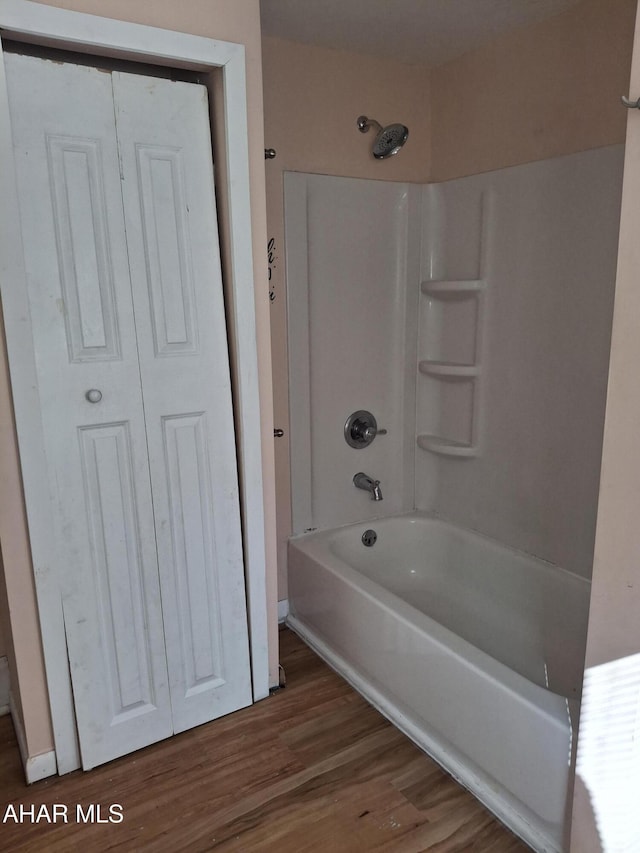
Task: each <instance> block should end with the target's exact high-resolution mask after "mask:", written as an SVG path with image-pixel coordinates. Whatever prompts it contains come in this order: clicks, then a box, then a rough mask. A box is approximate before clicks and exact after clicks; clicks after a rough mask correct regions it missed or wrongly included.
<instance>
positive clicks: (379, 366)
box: [285, 172, 420, 534]
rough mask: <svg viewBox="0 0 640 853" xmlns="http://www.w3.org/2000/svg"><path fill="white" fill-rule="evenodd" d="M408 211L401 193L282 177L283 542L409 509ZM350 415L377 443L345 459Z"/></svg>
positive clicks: (412, 237) (411, 292)
mask: <svg viewBox="0 0 640 853" xmlns="http://www.w3.org/2000/svg"><path fill="white" fill-rule="evenodd" d="M419 204H420V196H419V190H418V188H416V187H410V186H409V185H408V184H398V183H390V182H385V181H369V180H357V179H349V178H336V177H326V176H323V175H307V174H302V173H292V172H290V173H286V174H285V228H286V246H287V291H288V326H289V382H290V400H291V403H290V415H291V417H290V445H291V469H292V516H293V532H294V534H296V533H302V532H304V531H305V530H307V529H310V528H326V527H336V526H338V525H341V524H347V523H350V522H354V521H359V520H363V519H368V518H374V517H378V516H380V515H395V514H397V513H398V512H403V511H406V510H410V509H412V508H413V504H414V493H413V468H414V442H413V429H414V428H413V411H414V408H415V377H414V372H413V364H414V363H415V345H416V335H415V331H414V333H413V335H410V336H408V335H407V334H406V329H407V328H408V327H409V326H411V325H412V324H413V327H414V328H415V312H416V308H417V291H416V290H415V288H413V289H412V288H407V286H406V283H407V281H408V280H411V281H415V280H416V278H417V276H418V257H417V255H416V254H415V251H414V252H413V253H412V252H411V251H410V247H411V246H415V245H416V244H417V241H419V219H420V216H419ZM358 409H366V410H368V411H370V412H372V413H373V415H374V416H375V418H376V420H377V422H378V427H379V428H381V429H386V430H387V434H386V435H381V436H378V437H376V438H375V440H374V441H373V443H372V444H371V445H370V446H369V447H366V448H363V449H359V450H356V449H354V448H352V447H349V445H348V444H347V443H346V441H345V439H344V435H343V428H344V423H345V421H346V419H347V418H348V416H349V415H350V414H351V413H352V412H354V411H356V410H358ZM359 471H364V472H365V473H366V474H368V475H370V476H371V477H375V478H376V479H378V480H380V482H381V488H382V494H383V498H384V499H383V501H382V502H374V501H372V500H371V496H370V495H369V494H368V493H367V492H364V491H362V490H359V489H356V488H355V486H354V485H353V482H352V480H353V475H354V474H356V473H358V472H359Z"/></svg>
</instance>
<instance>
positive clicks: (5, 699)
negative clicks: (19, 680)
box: [0, 657, 10, 717]
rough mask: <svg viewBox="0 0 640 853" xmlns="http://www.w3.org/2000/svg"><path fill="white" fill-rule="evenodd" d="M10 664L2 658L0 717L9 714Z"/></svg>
mask: <svg viewBox="0 0 640 853" xmlns="http://www.w3.org/2000/svg"><path fill="white" fill-rule="evenodd" d="M9 688H10V681H9V663H8V661H7V659H6V658H5V657H1V658H0V717H4V715H5V714H8V713H9V710H10V709H9Z"/></svg>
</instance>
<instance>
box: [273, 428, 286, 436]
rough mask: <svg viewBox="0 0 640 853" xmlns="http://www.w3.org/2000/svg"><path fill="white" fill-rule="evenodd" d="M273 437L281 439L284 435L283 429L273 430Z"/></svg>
mask: <svg viewBox="0 0 640 853" xmlns="http://www.w3.org/2000/svg"><path fill="white" fill-rule="evenodd" d="M273 435H274V438H282V436H283V435H284V430H283V429H274V431H273Z"/></svg>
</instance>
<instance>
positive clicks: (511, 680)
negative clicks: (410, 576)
mask: <svg viewBox="0 0 640 853" xmlns="http://www.w3.org/2000/svg"><path fill="white" fill-rule="evenodd" d="M408 517H415V518H418V519H427V520H433V521H436V522H442V523H443V524H445V525H447V526H449V527H454V528H455V529H456V530H460V531H463V532H464V533H468V534H469V535H471V536H476V535H477V536H480V537H481V538H483V539H485V540H487V541H488V542H490V543H492V544H493V545H494V546H495V547H499V548H502V547H503V546H502V544H501V543H499V542H497V541H496V540H494V539H490V538H489V537H487V536H483V534H476V532H475V531H472V530H468V529H467V528H464V527H460V526H458V525H455V524H453V523H452V522H448V521H445V520H443V519H441V518H439V517H437V516H433V515H431V514H429V513H425V512H421V511H420V510H417V511H416V510H412V511H411V512H408V513H401V514H398V515H393V516H387V517H381V518H380V519H375V520H368V521H362V522H352V523H350V524H345V525H342V526H341V527H339V528H335V527H331V528H327V529H325V530H317V531H312V532H307V533H305V534H302V535H299V536H295V537H294V536H292V537H290V538H289V541H288V548H292V547H293V548H297V549H298V550H299V551H301V552H302V553H303V554H306V555H307V556H308V557H310V558H311V559H312V560H315V561H316V562H318V563H319V564H320V565H321V566H322V568H323V569H326V570H327V571H329V572H330V573H331V574H332V575H334V576H335V577H339V578H340V579H341V580H343V581H344V582H345V583H347V584H348V585H349V586H350V587H351V588H353V589H357V590H359V591H360V592H362V593H363V594H364V595H365V596H366V597H367V598H368V599H370V600H373V601H375V602H377V603H378V604H381V605H382V606H383V607H384V608H385V609H387V610H389V611H392V612H395V613H398V614H399V615H400V616H401V617H402V619H404V620H406V621H407V622H408V623H409V624H410V625H411V626H412V627H413V628H416V629H418V630H424V623H425V622H426V623H428V624H429V630H430V633H431V636H432V638H433V640H434V642H436V643H437V644H438V645H440V646H443V647H445V648H447V649H448V650H450V651H452V652H453V653H454V654H455V655H456V656H457V657H460V658H462V659H464V660H466V661H469V662H470V663H472V664H475V665H479V666H480V667H481V668H483V669H485V670H486V671H487V675H488V677H490V678H491V679H493V680H495V681H497V682H499V683H500V684H502V685H503V686H505V687H507V688H508V689H509V691H510V692H512V693H515V694H517V695H518V696H521V697H523V698H525V699H526V700H527V701H528V702H531V703H532V704H535V705H537V706H538V707H540V705H541V704H542V705H543V706H545V711H546V713H547V714H549V715H550V716H552V717H554V718H555V717H556V716H557V715H556V713H555V709H554V708H553V705H555V704H556V700H557V699H562V700H563V701H565V702H566V703H567V715H568V717H569V720H570V725H571V728H572V731H573V732H575V731H576V729H577V722H578V714H579V707H580V699H581V693H580V694H579V695H578V696H565V695H564V694H563V693H557V692H555V691H553V690H551V689H549V688H548V687H544V686H542V685H541V684H537V683H536V682H534V681H531V680H530V679H529V678H527V677H526V676H525V675H522V674H521V673H519V672H517V671H516V670H514V669H512V668H511V667H509V666H507V664H504V663H502V661H499V660H498V659H497V658H495V657H493V656H492V655H490V654H489V653H488V652H485V651H483V650H482V649H480V648H478V647H477V646H474V645H473V643H471V642H469V641H468V640H465V639H464V638H463V637H461V636H459V635H458V634H456V633H455V631H452V630H451V629H450V628H447V627H446V626H445V625H442V624H441V623H440V622H438V621H437V620H435V619H434V618H433V617H431V616H429V615H428V614H427V613H424V612H423V611H421V610H419V609H418V608H417V607H414V606H413V605H412V604H410V603H409V602H408V601H405V600H404V599H403V598H401V597H400V596H399V595H396V593H394V592H391V590H388V589H386V588H385V587H384V586H382V584H380V583H378V582H377V581H375V580H372V579H371V578H370V577H368V576H367V575H366V574H364V573H363V572H361V571H359V570H358V569H356V568H354V567H353V566H351V565H350V564H349V563H347V562H345V561H344V560H342V559H341V558H340V557H338V556H337V554H335V553H334V552H333V551H332V550H331V549H330V547H329V544H328V535H329V534H330V533H331V532H332V531H334V530H345V529H347V528H355V527H360V526H368V525H370V524H372V523H374V522H375V521H383V520H387V519H389V520H392V519H397V518H408ZM504 547H505V548H508V550H509V551H512V552H515V553H516V554H519V555H520V556H524V557H526V558H530V559H533V560H536V561H540V562H541V563H543V564H544V565H545V566H549V567H554V568H558V569H559V571H561V572H566V573H567V574H568V575H570V576H571V577H573V578H577V579H578V580H580V581H583V582H584V583H587V584H588V583H589V581H587V580H585V579H584V578H581V577H580V575H575V574H574V573H573V572H569V571H567V570H566V569H562V568H560V567H555V566H554V564H553V563H547V562H545V561H544V560H539V558H538V557H533V556H532V555H529V554H526V553H525V552H522V551H516V549H514V548H509V546H504ZM288 562H289V565H291V560H288ZM290 615H291V614H290ZM421 623H422V624H421ZM581 686H582V685H580V687H581ZM541 696H544V697H545V698H544V699H543V701H542V702H540V701H538V698H539V697H541ZM546 697H549V698H548V699H547V698H546Z"/></svg>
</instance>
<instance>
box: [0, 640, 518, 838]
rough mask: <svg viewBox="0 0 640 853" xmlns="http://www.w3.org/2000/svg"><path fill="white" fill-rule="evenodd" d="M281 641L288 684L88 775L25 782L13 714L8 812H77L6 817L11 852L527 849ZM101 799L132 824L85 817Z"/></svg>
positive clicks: (309, 656) (305, 652)
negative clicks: (50, 819)
mask: <svg viewBox="0 0 640 853" xmlns="http://www.w3.org/2000/svg"><path fill="white" fill-rule="evenodd" d="M280 638H281V661H282V664H283V666H284V667H285V670H286V673H287V687H286V689H284V690H281V691H279V692H277V693H276V694H274V695H273V696H271V697H270V698H269V699H266V700H264V701H263V702H260V703H258V704H257V705H255V706H253V707H252V708H247V709H245V710H243V711H239V712H237V713H235V714H231V715H229V716H228V717H225V718H223V719H221V720H217V721H216V722H214V723H209V724H208V725H205V726H200V727H199V728H197V729H193V730H191V731H189V732H185V733H184V734H181V735H178V736H176V737H173V738H170V739H169V740H166V741H164V742H162V743H160V744H156V745H155V746H151V747H148V748H147V749H144V750H141V751H139V752H137V753H135V754H133V755H130V756H127V757H126V758H121V759H118V760H117V761H113V762H111V763H110V764H107V765H105V766H103V767H99V768H97V769H95V770H92V771H90V772H89V773H83V772H82V771H78V772H76V773H72V774H69V775H67V776H64V777H61V778H54V779H48V780H45V781H43V782H39V783H37V784H35V785H32V786H30V787H27V786H26V785H25V784H24V781H23V776H22V768H21V765H20V758H19V754H18V749H17V746H16V742H15V736H14V734H13V728H12V725H11V720H10V718H9V717H3V718H1V719H0V813H1V815H2V816H4V815H5V813H6V812H5V810H6V807H7V805H9V804H11V805H13V806H14V808H15V810H16V814H19V810H20V807H21V806H22V807H23V809H24V808H28V807H29V806H31V805H35V806H36V814H37V810H38V808H39V807H40V806H41V805H47V806H48V807H49V813H50V814H51V812H52V808H51V807H52V806H53V804H65V805H66V806H67V807H68V823H61V822H57V823H55V824H48V823H46V822H45V821H44V820H41V821H40V822H39V823H37V824H32V823H30V822H27V823H23V824H20V825H17V824H15V823H14V822H13V821H8V822H5V823H0V850H2V851H12V853H13V851H16V853H17V851H47V853H57V851H82V853H102V851H109V850H118V851H152V853H175V851H189V853H198V851H209V850H215V851H218V853H227V851H238V853H240V852H241V853H264V851H279V853H304V851H322V853H371V851H386V853H419V851H433V853H462V851H468V853H518V851H521V853H523V852H524V851H527V850H528V847H526V845H524V844H523V843H522V842H521V841H519V840H518V839H517V838H516V837H515V836H513V835H512V834H511V833H510V832H509V831H508V830H507V829H505V828H504V827H503V826H501V824H499V823H498V822H497V821H496V820H495V819H494V818H493V817H492V816H491V815H490V814H489V813H488V812H487V811H486V810H485V809H484V808H483V807H482V806H481V805H480V804H479V803H478V802H477V801H476V800H475V799H474V798H473V797H472V796H471V794H469V793H467V792H466V791H465V790H463V789H462V788H461V787H460V786H459V785H457V784H456V783H455V782H454V781H453V780H452V779H451V778H450V777H449V776H447V775H446V774H445V773H443V772H442V770H440V768H439V767H438V766H437V765H436V764H434V763H433V762H432V761H431V760H430V759H429V758H427V756H425V755H424V754H423V753H421V752H420V751H419V750H418V749H417V748H416V747H415V746H414V745H413V744H412V743H411V742H410V741H409V740H407V738H405V737H404V736H403V735H402V734H400V732H398V731H397V730H396V729H395V728H393V726H391V725H390V724H389V723H388V722H387V721H386V720H385V719H384V718H383V717H381V716H380V714H378V713H377V712H376V711H375V710H374V709H373V708H371V706H369V705H368V704H367V703H366V702H365V701H364V700H363V699H362V698H361V697H360V696H359V695H358V694H357V693H355V692H354V691H353V690H352V689H351V688H350V687H349V686H348V685H347V684H346V683H345V682H344V681H343V680H342V679H341V678H340V677H339V676H337V675H336V674H335V673H333V672H332V671H331V670H330V669H329V668H328V667H327V666H325V664H324V663H323V662H322V661H321V660H320V659H319V658H318V657H317V656H316V655H315V654H314V653H313V652H311V651H310V650H309V649H308V648H307V647H306V646H305V645H304V644H303V643H302V642H301V641H300V640H299V639H298V638H297V637H296V636H295V635H294V634H293V633H291V632H290V631H286V630H285V631H282V632H281V634H280ZM91 803H95V804H100V805H101V807H102V809H101V816H102V819H103V820H105V819H107V818H108V815H109V811H108V809H109V806H110V805H111V804H119V805H121V806H122V809H123V815H124V819H123V821H122V822H121V823H102V824H97V823H93V824H83V823H78V822H77V820H76V817H77V812H76V808H77V805H78V804H80V805H81V806H82V807H83V808H84V810H85V812H86V810H87V808H88V806H89V804H91ZM1 819H2V818H1V817H0V820H1Z"/></svg>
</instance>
